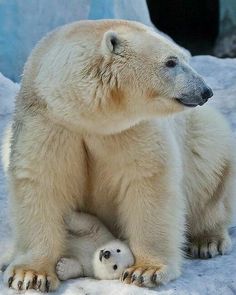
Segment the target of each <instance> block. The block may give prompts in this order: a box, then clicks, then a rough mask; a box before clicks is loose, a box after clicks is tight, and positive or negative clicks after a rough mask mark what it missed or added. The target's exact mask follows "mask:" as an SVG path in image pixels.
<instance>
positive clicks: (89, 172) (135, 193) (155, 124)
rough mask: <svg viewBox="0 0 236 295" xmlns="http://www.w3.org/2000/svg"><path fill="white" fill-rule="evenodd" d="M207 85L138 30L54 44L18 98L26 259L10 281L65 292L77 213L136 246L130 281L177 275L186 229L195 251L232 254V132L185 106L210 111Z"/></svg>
mask: <svg viewBox="0 0 236 295" xmlns="http://www.w3.org/2000/svg"><path fill="white" fill-rule="evenodd" d="M173 58H174V61H175V62H174V63H173V62H172V63H169V64H167V63H166V62H167V61H168V60H170V59H173ZM205 88H206V85H205V83H204V81H203V80H202V78H201V77H200V76H199V75H198V74H197V73H196V72H194V70H193V69H192V68H191V67H190V66H189V65H188V61H187V58H186V57H185V56H184V54H183V53H182V52H181V50H180V49H179V48H178V47H177V46H175V45H174V44H172V43H170V41H167V40H166V39H165V38H163V37H161V36H159V35H158V34H156V33H154V32H153V31H152V30H151V29H149V28H147V27H145V26H143V25H141V24H138V23H135V22H129V21H119V20H116V21H113V20H107V21H84V22H77V23H73V24H70V25H67V26H64V27H61V28H59V29H58V30H56V31H54V32H52V33H50V34H49V35H48V36H47V37H45V38H44V39H43V40H42V41H41V42H40V43H39V44H38V46H37V47H36V48H35V49H34V50H33V52H32V55H31V56H30V58H29V60H28V62H27V63H26V66H25V70H24V75H23V79H22V83H21V90H20V92H19V95H18V97H17V100H16V112H15V117H14V122H13V136H12V143H11V155H10V165H9V172H8V173H9V184H10V204H11V208H12V217H13V222H14V231H15V243H16V250H15V251H16V254H15V258H14V260H13V261H12V263H11V264H10V266H9V267H8V268H7V270H6V272H5V276H4V280H5V283H7V284H9V286H11V287H12V288H14V289H27V288H35V289H39V290H41V291H45V290H46V291H47V290H55V289H56V288H57V287H58V283H59V281H58V278H57V276H56V273H55V265H56V262H57V261H58V259H59V258H60V257H62V256H67V254H68V253H67V247H66V242H65V241H66V226H65V223H64V219H63V217H64V216H66V214H68V212H70V210H77V209H78V210H79V211H84V212H89V213H92V214H94V215H96V216H98V217H99V219H100V220H101V221H102V222H103V223H104V224H105V225H106V226H107V227H108V228H109V229H110V230H111V232H112V233H113V234H115V235H116V236H120V237H122V238H124V239H128V241H129V245H130V247H131V250H132V252H133V253H134V256H135V261H136V262H135V265H134V266H133V267H131V268H129V269H128V270H127V271H126V272H125V274H124V277H123V280H124V282H126V283H133V284H136V285H142V286H154V285H156V284H162V283H167V282H168V281H169V280H171V279H174V278H176V277H178V276H179V275H180V272H181V257H182V251H181V249H182V247H183V242H184V236H185V232H186V231H187V233H186V236H187V242H188V243H187V246H188V251H189V254H191V255H194V256H200V257H210V256H214V255H217V254H219V253H225V252H227V251H228V250H229V249H230V243H231V242H230V238H229V235H228V232H227V227H228V224H229V220H230V217H231V216H232V209H231V208H232V206H231V205H232V197H233V195H232V191H231V189H232V183H233V170H234V165H235V164H234V162H233V152H232V147H231V146H232V144H231V134H230V130H229V128H228V126H227V124H226V123H225V121H224V119H223V118H222V117H221V116H220V115H219V114H218V113H217V112H216V111H214V110H211V109H209V108H206V107H204V106H203V107H199V108H189V107H185V106H184V105H183V104H182V103H180V101H182V100H184V101H185V102H186V100H187V102H190V103H191V104H195V103H196V102H197V103H198V102H199V103H201V104H202V103H203V102H202V100H201V93H202V91H203V89H205ZM195 105H196V104H195ZM182 111H184V112H182ZM180 112H181V113H180ZM176 113H178V114H176ZM174 114H175V115H174Z"/></svg>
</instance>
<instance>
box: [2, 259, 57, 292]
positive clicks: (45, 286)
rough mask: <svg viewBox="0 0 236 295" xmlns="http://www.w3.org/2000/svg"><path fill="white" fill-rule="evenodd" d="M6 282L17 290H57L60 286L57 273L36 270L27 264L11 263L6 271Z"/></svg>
mask: <svg viewBox="0 0 236 295" xmlns="http://www.w3.org/2000/svg"><path fill="white" fill-rule="evenodd" d="M4 283H5V284H6V285H8V287H9V288H13V289H15V290H17V291H21V290H28V289H35V290H38V291H41V292H49V291H54V290H56V289H57V288H58V286H59V280H58V278H57V276H56V274H55V273H49V272H47V271H35V270H33V269H31V268H28V267H27V266H26V265H17V266H12V265H10V266H9V267H8V268H7V269H6V271H5V273H4Z"/></svg>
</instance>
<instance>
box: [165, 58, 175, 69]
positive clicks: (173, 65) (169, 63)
mask: <svg viewBox="0 0 236 295" xmlns="http://www.w3.org/2000/svg"><path fill="white" fill-rule="evenodd" d="M165 65H166V66H167V67H168V68H174V67H175V66H176V65H177V61H176V60H174V59H169V60H167V62H166V63H165Z"/></svg>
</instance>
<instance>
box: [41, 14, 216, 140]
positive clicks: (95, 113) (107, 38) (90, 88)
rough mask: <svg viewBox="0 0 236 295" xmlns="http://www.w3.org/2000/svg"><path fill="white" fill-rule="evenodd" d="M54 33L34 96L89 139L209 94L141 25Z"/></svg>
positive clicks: (175, 51) (177, 55) (178, 56)
mask: <svg viewBox="0 0 236 295" xmlns="http://www.w3.org/2000/svg"><path fill="white" fill-rule="evenodd" d="M57 34H58V36H60V38H54V39H56V40H57V41H56V42H55V44H53V46H51V49H50V50H49V52H48V53H47V55H46V57H45V58H44V60H43V63H42V64H41V65H40V71H39V74H38V85H39V86H40V89H39V92H40V91H41V94H42V96H43V97H46V98H45V99H46V100H47V102H48V105H49V108H50V109H51V110H52V112H53V113H54V114H55V115H56V116H57V117H58V118H61V119H63V120H64V121H65V122H67V123H70V124H73V125H75V126H77V127H78V126H80V127H81V128H83V129H86V130H87V131H89V132H95V133H102V134H110V133H116V132H120V131H122V130H124V129H127V128H129V127H131V126H133V125H134V124H137V123H138V122H140V121H141V120H146V119H149V118H153V117H156V116H165V115H169V114H171V113H175V112H179V111H182V110H185V109H188V108H192V107H195V106H198V105H200V106H201V105H203V104H204V103H205V102H206V101H207V100H208V98H210V97H211V96H212V95H213V93H212V90H211V89H210V88H209V87H208V86H207V85H206V83H205V82H204V81H203V79H202V78H201V77H200V76H199V75H198V74H197V73H196V72H195V71H194V70H193V69H192V68H191V67H190V65H189V64H188V57H186V54H185V53H184V52H183V51H182V50H181V49H180V48H179V47H178V46H176V45H175V44H173V43H172V42H170V41H168V40H167V39H165V38H164V37H162V36H160V35H159V34H157V33H155V32H154V31H152V30H151V29H150V28H148V27H146V26H144V25H141V24H138V23H136V22H129V21H118V20H117V21H115V20H114V21H86V22H78V23H76V24H74V25H70V26H68V27H65V28H64V29H61V31H60V30H59V31H58V33H57ZM52 58H54V60H53V62H50V60H51V59H52ZM49 65H50V67H49ZM47 76H48V77H50V80H48V79H47ZM45 78H46V82H45ZM45 83H47V85H46V86H44V85H42V84H45ZM49 84H50V85H49ZM42 86H44V87H42ZM45 89H46V91H45V92H44V90H45Z"/></svg>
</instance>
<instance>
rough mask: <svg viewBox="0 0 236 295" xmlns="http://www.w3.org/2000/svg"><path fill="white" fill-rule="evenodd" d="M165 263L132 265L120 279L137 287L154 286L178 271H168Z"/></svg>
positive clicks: (174, 275)
mask: <svg viewBox="0 0 236 295" xmlns="http://www.w3.org/2000/svg"><path fill="white" fill-rule="evenodd" d="M169 269H170V268H169V267H168V266H167V265H162V264H160V265H156V266H151V265H145V264H144V265H134V266H132V267H130V268H128V269H126V270H125V271H124V272H123V275H122V277H121V280H122V281H123V282H124V283H126V284H134V285H136V286H139V287H154V286H156V285H161V284H166V283H168V282H169V281H170V280H172V279H174V278H176V277H178V276H179V275H180V272H175V273H173V272H170V270H169Z"/></svg>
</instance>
